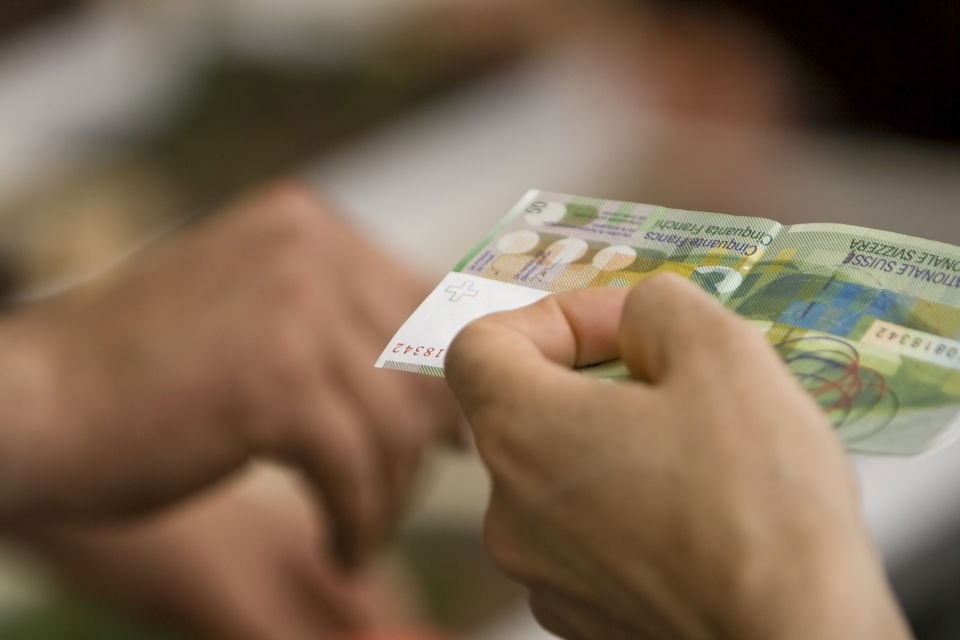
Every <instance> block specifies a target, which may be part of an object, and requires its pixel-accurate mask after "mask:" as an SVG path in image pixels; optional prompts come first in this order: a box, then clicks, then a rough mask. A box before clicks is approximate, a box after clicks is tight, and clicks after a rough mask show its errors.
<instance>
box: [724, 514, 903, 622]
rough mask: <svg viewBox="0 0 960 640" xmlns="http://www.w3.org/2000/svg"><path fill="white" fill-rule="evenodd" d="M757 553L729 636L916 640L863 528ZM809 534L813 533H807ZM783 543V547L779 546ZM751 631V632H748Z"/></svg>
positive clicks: (745, 572)
mask: <svg viewBox="0 0 960 640" xmlns="http://www.w3.org/2000/svg"><path fill="white" fill-rule="evenodd" d="M849 529H850V530H849V532H847V533H843V532H841V531H839V530H835V529H832V530H829V531H826V530H824V531H822V532H821V533H819V534H812V533H811V534H809V535H806V536H804V539H803V540H802V542H799V543H797V544H792V545H791V544H782V546H781V544H778V545H777V546H778V549H777V551H776V552H775V553H772V554H769V553H768V554H763V553H759V554H756V556H755V559H754V560H752V561H751V562H750V563H748V564H747V565H746V566H745V567H744V568H743V571H742V573H741V578H742V580H741V584H740V585H739V586H740V587H741V588H739V589H737V590H735V592H734V593H735V602H734V604H733V606H732V607H731V608H730V613H731V614H732V616H733V618H732V624H731V625H730V628H729V629H728V631H729V634H728V635H730V637H738V638H757V639H760V638H780V639H785V640H791V639H793V638H796V639H798V640H800V639H805V638H822V639H824V640H831V639H834V638H836V639H837V640H841V639H843V640H858V639H864V640H866V639H869V640H907V639H909V638H912V635H911V633H910V631H909V628H908V627H907V624H906V622H905V620H904V618H903V615H902V613H901V611H900V608H899V605H898V604H897V602H896V599H895V598H894V596H893V593H892V591H891V589H890V586H889V583H888V582H887V579H886V576H885V574H884V570H883V566H882V564H881V562H880V559H879V558H878V557H877V555H876V553H875V551H874V549H873V546H872V544H871V542H870V541H869V539H868V538H867V535H866V533H865V532H863V531H862V526H861V525H860V524H859V523H854V524H851V526H850V527H849ZM808 533H809V532H808ZM782 542H784V541H781V543H782ZM745 631H746V632H745Z"/></svg>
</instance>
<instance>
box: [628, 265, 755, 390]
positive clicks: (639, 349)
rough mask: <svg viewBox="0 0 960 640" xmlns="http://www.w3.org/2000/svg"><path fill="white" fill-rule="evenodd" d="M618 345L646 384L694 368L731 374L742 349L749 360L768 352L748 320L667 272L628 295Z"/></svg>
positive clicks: (661, 380)
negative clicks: (748, 351)
mask: <svg viewBox="0 0 960 640" xmlns="http://www.w3.org/2000/svg"><path fill="white" fill-rule="evenodd" d="M618 343H619V346H620V356H621V358H622V359H623V361H624V363H625V364H626V365H627V367H628V368H629V370H630V373H631V374H633V376H634V377H635V378H638V379H640V380H643V381H645V382H647V383H650V384H658V383H662V382H664V381H665V380H666V379H667V378H668V377H669V376H671V375H674V374H678V373H679V374H687V373H690V372H691V371H692V370H694V368H696V370H705V369H709V370H710V371H712V372H714V373H717V371H716V370H718V369H720V368H727V369H729V368H730V364H731V362H734V363H736V362H737V361H739V360H740V358H738V357H737V353H738V352H740V353H742V350H743V349H749V350H750V352H751V356H749V357H755V356H756V355H757V353H756V351H755V350H756V349H759V350H760V351H771V349H770V346H769V345H768V344H767V343H766V340H764V339H763V337H762V336H761V335H760V334H759V333H758V332H757V331H755V330H754V329H753V327H751V326H750V325H749V324H748V323H747V322H746V321H744V320H742V319H741V318H739V317H738V316H736V315H735V314H734V313H732V312H731V311H728V310H727V309H725V308H724V307H722V306H721V305H720V303H718V302H717V301H716V300H714V299H713V298H711V297H710V296H709V295H708V294H707V293H706V292H704V291H703V290H702V289H700V288H699V287H698V286H697V285H695V284H694V283H692V282H690V281H689V280H687V279H686V278H683V277H681V276H679V275H677V274H674V273H670V272H662V273H658V274H656V275H654V276H651V277H649V278H647V279H646V280H644V281H642V282H641V283H640V284H638V285H637V286H636V287H634V288H633V289H632V290H631V291H630V293H629V295H628V296H627V300H626V302H625V303H624V307H623V316H622V317H621V322H620V331H619V335H618ZM731 356H732V357H733V359H731ZM762 357H764V358H765V357H767V356H762ZM745 361H746V360H745Z"/></svg>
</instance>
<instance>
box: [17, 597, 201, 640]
mask: <svg viewBox="0 0 960 640" xmlns="http://www.w3.org/2000/svg"><path fill="white" fill-rule="evenodd" d="M0 638H4V640H130V638H137V639H138V640H191V637H190V636H187V635H184V634H182V633H178V632H174V631H170V630H163V629H161V628H159V627H156V626H153V625H150V624H148V623H146V622H143V621H141V620H138V619H136V618H135V617H133V616H130V615H128V614H124V613H121V612H120V611H119V610H117V609H115V608H108V607H105V606H103V605H99V604H96V603H94V602H92V601H89V600H84V599H81V598H79V597H77V596H75V595H71V594H68V593H64V594H60V595H57V596H55V597H53V598H51V599H50V600H48V601H45V602H43V603H42V604H38V605H35V606H32V607H28V608H25V609H21V610H18V611H15V612H13V613H10V614H7V615H4V616H0Z"/></svg>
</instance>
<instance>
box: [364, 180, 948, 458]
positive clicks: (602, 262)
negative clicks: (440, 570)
mask: <svg viewBox="0 0 960 640" xmlns="http://www.w3.org/2000/svg"><path fill="white" fill-rule="evenodd" d="M658 271H673V272H675V273H679V274H682V275H684V276H686V277H687V278H689V279H691V280H693V281H695V282H696V283H698V284H699V285H700V286H701V287H703V288H704V289H706V290H707V291H708V292H710V293H712V294H713V295H714V296H715V297H717V298H718V299H719V300H720V301H721V302H722V303H723V304H724V305H725V306H726V307H728V308H729V309H731V310H733V311H735V312H736V313H738V314H740V315H741V316H743V317H745V318H747V319H749V320H750V321H752V322H753V323H754V324H755V325H756V326H757V328H758V329H759V330H761V331H763V332H764V333H765V334H766V336H767V338H768V339H769V341H770V343H771V344H772V345H773V346H774V348H775V349H776V350H777V351H778V352H779V354H780V356H781V357H782V358H783V360H784V362H785V363H786V365H787V367H788V368H789V369H790V371H791V372H792V373H793V374H794V376H796V378H797V379H798V380H799V381H800V383H801V384H802V385H803V387H804V388H805V389H806V390H807V391H808V392H809V393H810V394H811V395H812V396H813V397H814V398H816V400H817V401H818V402H819V404H820V406H821V407H822V408H823V410H824V411H825V412H826V414H827V416H828V417H829V418H830V420H831V421H832V422H833V424H834V425H835V427H836V429H837V432H838V434H839V435H840V437H841V439H842V440H843V441H844V443H845V444H846V446H847V448H848V449H851V450H856V451H862V452H869V453H884V454H899V455H910V454H915V453H919V452H921V451H925V450H927V449H931V448H933V447H935V446H938V445H942V444H943V443H945V442H947V441H948V440H950V439H952V438H953V437H955V436H956V435H957V433H958V432H960V424H958V423H960V248H958V247H954V246H951V245H949V244H945V243H942V242H936V241H932V240H923V239H920V238H913V237H910V236H905V235H900V234H896V233H889V232H884V231H876V230H873V229H865V228H860V227H853V226H848V225H840V224H799V225H793V226H786V225H782V224H779V223H777V222H775V221H773V220H766V219H763V218H744V217H739V216H731V215H724V214H718V213H704V212H698V211H685V210H680V209H669V208H666V207H658V206H651V205H645V204H635V203H630V202H616V201H610V200H598V199H592V198H582V197H577V196H570V195H562V194H558V193H548V192H543V191H530V192H529V193H527V194H526V196H524V198H523V199H522V200H521V201H520V202H519V203H518V204H517V205H516V206H515V207H514V208H513V210H512V211H511V212H510V213H509V214H508V215H507V217H506V218H504V219H503V220H502V221H501V222H500V224H499V225H498V226H497V227H496V228H495V229H494V230H493V231H492V232H491V233H490V234H489V235H488V236H487V237H486V238H484V239H483V241H482V242H481V243H480V244H479V245H477V246H476V247H475V248H474V249H473V250H472V251H470V252H469V253H468V254H467V255H466V256H465V257H464V258H463V260H461V261H460V263H459V264H457V265H456V266H455V267H454V268H453V270H452V271H451V272H450V273H449V274H447V276H446V277H445V278H444V279H443V280H442V281H441V282H440V284H439V285H437V287H436V289H434V290H433V292H432V293H431V294H430V295H429V296H428V297H427V299H426V300H425V301H424V302H423V304H421V305H420V307H419V308H418V309H417V310H416V311H415V312H414V313H413V315H412V316H410V318H409V319H408V320H407V321H406V322H405V323H404V325H403V326H402V327H401V328H400V330H399V331H398V332H397V334H396V335H395V336H394V338H393V340H392V341H391V342H390V343H389V344H388V345H387V347H386V349H384V351H383V354H382V355H381V356H380V358H379V360H378V361H377V366H378V367H384V368H388V369H400V370H404V371H413V372H417V373H423V374H428V375H435V376H442V375H443V361H444V356H445V355H446V351H447V348H448V346H449V344H450V342H451V341H452V340H453V338H454V336H455V335H456V334H457V332H458V331H459V330H460V329H461V328H462V327H463V326H464V325H466V324H467V323H468V322H470V321H471V320H474V319H475V318H478V317H480V316H482V315H485V314H487V313H490V312H493V311H501V310H505V309H512V308H516V307H520V306H523V305H526V304H529V303H531V302H533V301H535V300H538V299H540V298H542V297H544V296H546V295H549V294H551V293H557V292H561V291H569V290H571V289H579V288H583V287H630V286H631V285H634V284H636V283H637V282H639V281H641V280H643V279H644V278H645V277H647V276H649V275H651V274H653V273H657V272H658ZM592 373H593V374H595V375H603V376H609V377H618V376H625V375H627V374H626V372H625V370H624V368H623V367H622V365H619V364H618V363H610V364H607V365H601V366H599V367H596V368H594V369H593V371H592Z"/></svg>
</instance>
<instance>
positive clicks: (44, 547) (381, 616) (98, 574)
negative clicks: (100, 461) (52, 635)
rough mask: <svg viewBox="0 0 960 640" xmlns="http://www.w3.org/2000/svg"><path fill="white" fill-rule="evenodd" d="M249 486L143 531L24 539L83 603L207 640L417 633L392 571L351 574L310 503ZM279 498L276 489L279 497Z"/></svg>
mask: <svg viewBox="0 0 960 640" xmlns="http://www.w3.org/2000/svg"><path fill="white" fill-rule="evenodd" d="M263 483H264V481H263V479H259V478H258V475H257V474H249V475H248V476H245V477H243V478H240V479H238V480H234V481H231V482H229V483H227V484H226V485H225V486H222V487H217V488H215V489H213V490H210V491H206V492H203V493H202V494H200V495H198V496H195V497H193V498H191V499H189V500H187V501H184V502H183V503H182V504H178V505H176V506H175V507H173V508H171V509H167V510H163V511H161V512H159V513H156V514H152V515H150V516H148V517H146V518H143V519H138V520H137V521H135V522H130V523H123V524H95V525H83V526H78V525H70V526H47V527H43V528H40V529H37V528H29V527H27V528H24V529H21V530H20V531H19V532H18V537H19V538H20V539H21V540H25V541H27V544H28V545H29V546H30V547H31V548H32V549H33V550H35V551H37V552H39V553H40V554H41V555H42V556H43V557H44V559H45V560H47V561H48V562H51V563H53V564H54V565H55V566H56V568H57V571H58V572H60V573H61V574H62V575H63V576H65V577H66V578H67V579H69V580H70V581H71V582H73V583H74V584H76V585H77V586H79V587H81V588H83V589H84V591H85V592H86V593H93V594H96V595H97V596H99V597H101V598H104V599H106V600H109V601H110V602H113V603H116V604H118V605H120V606H123V607H125V608H128V609H133V610H136V611H138V612H141V613H142V614H144V615H147V616H150V617H153V618H156V619H157V620H158V621H160V622H163V623H165V624H167V625H173V626H176V627H179V628H183V629H185V630H187V631H190V632H192V633H194V634H196V636H197V637H200V638H211V639H215V638H223V639H224V640H228V639H229V640H268V639H271V638H285V639H289V640H311V639H314V640H315V639H317V638H332V637H337V638H340V637H341V636H345V635H346V634H351V635H352V634H358V633H375V632H377V631H382V630H384V629H397V628H400V629H411V628H414V627H415V626H416V622H415V615H414V614H413V611H414V610H415V608H416V607H415V606H414V603H411V602H408V601H407V600H405V599H404V598H403V597H402V595H403V593H404V592H408V591H409V585H407V584H405V581H404V580H402V579H401V578H402V576H401V574H400V573H399V572H398V571H396V570H395V568H394V567H393V566H392V565H391V564H389V563H386V562H384V561H378V562H377V563H375V564H374V565H372V566H371V567H369V568H367V569H365V570H363V571H360V572H349V573H348V572H345V571H343V569H342V568H341V567H340V565H339V564H338V563H337V562H336V560H335V559H334V558H332V557H331V556H330V555H328V554H324V553H321V552H320V551H319V549H318V545H317V540H318V539H322V538H323V537H324V536H326V535H327V533H328V532H327V531H325V530H324V527H323V526H321V522H320V521H319V520H318V519H317V518H316V516H315V514H313V513H311V509H310V505H309V504H308V503H307V501H305V500H300V499H294V498H295V496H294V495H292V494H291V493H290V492H283V491H273V492H272V494H271V495H264V493H263V488H262V487H261V485H262V484H263ZM274 488H275V489H276V488H277V487H274Z"/></svg>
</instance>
